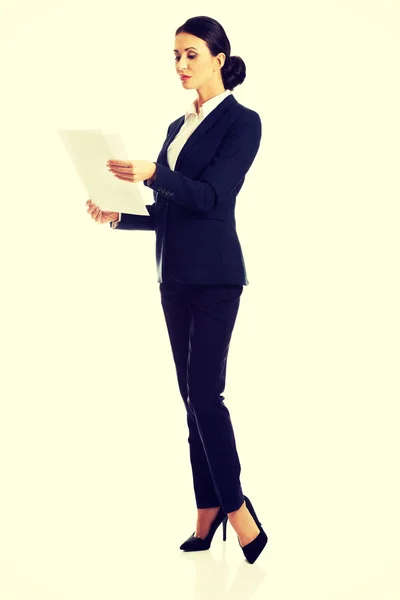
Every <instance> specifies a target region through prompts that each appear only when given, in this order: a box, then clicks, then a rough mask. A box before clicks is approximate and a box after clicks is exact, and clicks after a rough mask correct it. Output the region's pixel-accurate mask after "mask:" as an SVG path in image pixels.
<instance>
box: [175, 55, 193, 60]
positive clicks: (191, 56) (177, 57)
mask: <svg viewBox="0 0 400 600" xmlns="http://www.w3.org/2000/svg"><path fill="white" fill-rule="evenodd" d="M196 56H197V54H191V55H190V56H189V55H188V58H196ZM175 60H179V56H176V57H175Z"/></svg>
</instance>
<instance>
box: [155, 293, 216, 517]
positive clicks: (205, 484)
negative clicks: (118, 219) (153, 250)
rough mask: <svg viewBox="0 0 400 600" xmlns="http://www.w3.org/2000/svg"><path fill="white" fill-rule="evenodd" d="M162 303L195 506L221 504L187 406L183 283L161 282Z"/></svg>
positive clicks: (187, 321)
mask: <svg viewBox="0 0 400 600" xmlns="http://www.w3.org/2000/svg"><path fill="white" fill-rule="evenodd" d="M160 294H161V304H162V308H163V311H164V316H165V320H166V324H167V329H168V334H169V339H170V343H171V348H172V354H173V358H174V362H175V367H176V374H177V379H178V385H179V390H180V394H181V396H182V399H183V402H184V405H185V408H186V413H187V425H188V429H189V437H188V442H189V456H190V464H191V468H192V478H193V487H194V493H195V498H196V506H197V508H208V507H212V506H220V505H221V500H220V498H219V496H218V494H217V491H216V489H215V486H214V482H213V479H212V476H211V472H210V468H209V465H208V461H207V458H206V455H205V452H204V447H203V442H202V441H201V438H200V435H199V431H198V427H197V422H196V418H195V416H194V415H193V413H192V411H191V410H189V406H188V401H187V397H188V373H187V367H188V354H189V338H190V335H191V328H192V321H193V319H192V314H191V312H190V308H189V303H188V294H187V293H186V289H185V286H179V285H171V284H169V285H167V284H160Z"/></svg>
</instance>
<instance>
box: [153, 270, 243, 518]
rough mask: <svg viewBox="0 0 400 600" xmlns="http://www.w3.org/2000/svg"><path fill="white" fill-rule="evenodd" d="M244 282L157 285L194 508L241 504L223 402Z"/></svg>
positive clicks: (235, 458)
mask: <svg viewBox="0 0 400 600" xmlns="http://www.w3.org/2000/svg"><path fill="white" fill-rule="evenodd" d="M242 292H243V286H242V285H234V284H230V285H197V284H183V283H174V282H171V283H160V294H161V304H162V308H163V311H164V315H165V320H166V324H167V328H168V334H169V339H170V342H171V347H172V353H173V357H174V362H175V366H176V374H177V378H178V384H179V390H180V394H181V396H182V399H183V402H184V405H185V408H186V414H187V424H188V427H189V437H188V442H189V455H190V463H191V466H192V474H193V486H194V492H195V498H196V505H197V508H208V507H212V506H222V508H223V510H224V511H225V512H226V513H228V512H232V511H234V510H237V509H238V508H240V506H241V505H242V504H243V502H244V496H243V491H242V487H241V484H240V470H241V466H240V462H239V457H238V453H237V449H236V443H235V436H234V431H233V427H232V422H231V418H230V414H229V410H228V409H227V407H226V406H225V404H224V399H225V398H224V396H222V395H221V394H222V392H223V391H224V389H225V376H226V364H227V358H228V350H229V344H230V340H231V335H232V331H233V327H234V324H235V321H236V316H237V313H238V310H239V304H240V296H241V294H242Z"/></svg>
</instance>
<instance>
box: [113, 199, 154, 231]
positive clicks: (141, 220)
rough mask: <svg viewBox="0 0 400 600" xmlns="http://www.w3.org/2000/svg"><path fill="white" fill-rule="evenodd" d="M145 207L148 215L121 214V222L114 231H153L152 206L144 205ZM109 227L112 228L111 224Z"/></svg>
mask: <svg viewBox="0 0 400 600" xmlns="http://www.w3.org/2000/svg"><path fill="white" fill-rule="evenodd" d="M145 206H146V208H147V210H148V211H149V213H150V214H148V215H130V214H128V213H121V220H120V222H119V223H118V225H117V227H115V229H141V230H146V231H151V230H153V231H155V221H154V204H146V205H145ZM110 227H112V224H111V223H110Z"/></svg>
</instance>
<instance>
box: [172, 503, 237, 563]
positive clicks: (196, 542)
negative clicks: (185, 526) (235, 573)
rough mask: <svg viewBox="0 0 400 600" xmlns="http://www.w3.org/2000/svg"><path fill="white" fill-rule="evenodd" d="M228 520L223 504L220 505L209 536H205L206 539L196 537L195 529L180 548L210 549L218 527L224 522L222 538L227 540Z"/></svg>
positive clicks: (188, 549)
mask: <svg viewBox="0 0 400 600" xmlns="http://www.w3.org/2000/svg"><path fill="white" fill-rule="evenodd" d="M227 522H228V517H227V515H226V514H225V513H224V511H223V510H222V506H221V507H220V509H219V511H218V513H217V516H216V517H215V519H214V521H213V522H212V523H211V527H210V531H209V532H208V534H207V537H205V538H204V540H203V539H202V538H199V537H196V536H195V533H196V532H195V531H193V533H192V535H191V536H190V537H188V539H187V540H186V541H185V542H183V544H181V546H179V548H180V550H187V551H192V552H193V551H196V550H208V549H209V547H210V546H211V540H212V539H213V537H214V533H215V532H216V530H217V528H218V527H219V526H220V525H221V523H222V539H223V541H224V542H225V541H226V525H227Z"/></svg>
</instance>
